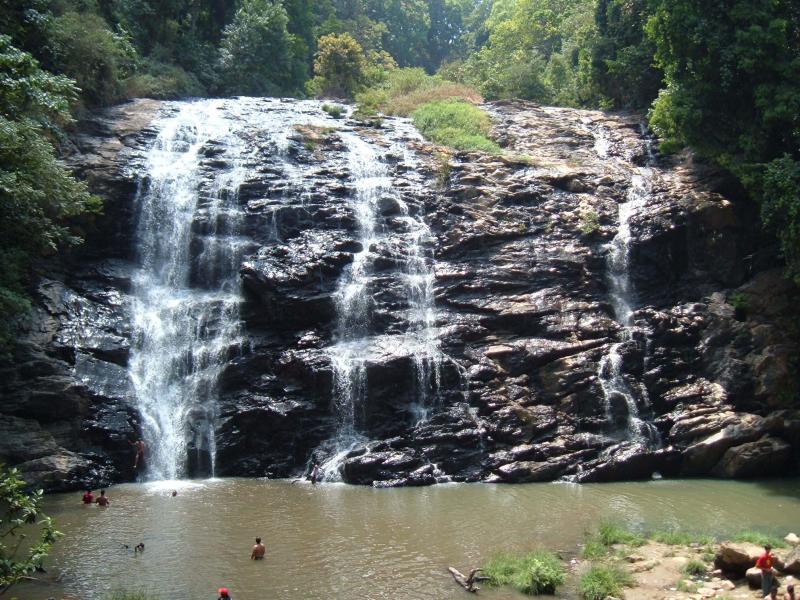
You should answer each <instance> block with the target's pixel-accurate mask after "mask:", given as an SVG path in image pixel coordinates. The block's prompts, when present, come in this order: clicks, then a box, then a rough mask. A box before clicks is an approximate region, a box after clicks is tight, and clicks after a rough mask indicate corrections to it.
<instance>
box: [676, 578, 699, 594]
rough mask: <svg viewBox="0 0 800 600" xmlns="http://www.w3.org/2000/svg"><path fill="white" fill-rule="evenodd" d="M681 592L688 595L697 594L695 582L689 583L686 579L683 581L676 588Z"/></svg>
mask: <svg viewBox="0 0 800 600" xmlns="http://www.w3.org/2000/svg"><path fill="white" fill-rule="evenodd" d="M676 587H677V588H678V591H679V592H686V593H687V594H695V593H697V584H696V583H694V582H693V581H687V580H686V579H681V580H680V581H679V582H678V585H677V586H676Z"/></svg>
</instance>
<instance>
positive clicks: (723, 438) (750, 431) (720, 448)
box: [681, 414, 766, 475]
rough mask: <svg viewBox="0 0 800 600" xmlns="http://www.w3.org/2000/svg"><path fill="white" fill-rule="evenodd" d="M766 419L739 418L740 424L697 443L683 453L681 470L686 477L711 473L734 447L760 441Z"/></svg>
mask: <svg viewBox="0 0 800 600" xmlns="http://www.w3.org/2000/svg"><path fill="white" fill-rule="evenodd" d="M765 430H766V425H765V423H764V419H763V418H762V417H759V416H758V415H750V414H744V415H740V416H739V420H738V423H736V424H734V425H728V426H727V427H725V428H724V429H722V430H721V431H718V432H717V433H715V434H713V435H711V436H709V437H707V438H705V439H704V440H701V441H699V442H696V443H694V444H692V445H691V446H689V447H688V448H686V450H684V452H683V464H682V466H681V470H682V472H683V473H684V474H685V475H701V474H706V473H709V472H710V471H711V469H712V468H713V467H714V465H716V464H717V463H718V462H719V461H720V459H721V458H722V455H723V454H725V452H726V451H727V450H728V448H731V447H733V446H738V445H741V444H744V443H747V442H752V441H755V440H757V439H759V438H760V437H761V436H762V435H763V434H764V432H765Z"/></svg>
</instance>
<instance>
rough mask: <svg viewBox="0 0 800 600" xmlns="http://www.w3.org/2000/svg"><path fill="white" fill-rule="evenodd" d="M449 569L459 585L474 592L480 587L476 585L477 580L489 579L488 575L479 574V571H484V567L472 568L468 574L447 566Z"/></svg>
mask: <svg viewBox="0 0 800 600" xmlns="http://www.w3.org/2000/svg"><path fill="white" fill-rule="evenodd" d="M447 570H448V571H450V575H452V576H453V579H454V580H455V582H456V583H457V584H458V585H460V586H461V587H463V588H464V589H465V590H467V591H468V592H471V593H473V594H475V593H477V592H478V590H479V589H480V588H479V587H478V586H477V585H475V583H476V582H478V581H486V580H488V579H489V578H488V577H483V576H481V575H477V573H478V571H482V570H483V569H472V570H471V571H470V572H469V575H468V576H467V575H464V574H463V573H462V572H461V571H459V570H458V569H456V568H455V567H447Z"/></svg>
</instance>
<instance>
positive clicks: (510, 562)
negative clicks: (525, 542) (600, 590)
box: [483, 551, 566, 595]
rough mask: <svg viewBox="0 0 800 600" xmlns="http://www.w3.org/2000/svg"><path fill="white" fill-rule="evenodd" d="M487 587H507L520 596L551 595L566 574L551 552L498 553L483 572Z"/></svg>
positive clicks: (561, 583) (564, 578) (562, 581)
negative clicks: (520, 594)
mask: <svg viewBox="0 0 800 600" xmlns="http://www.w3.org/2000/svg"><path fill="white" fill-rule="evenodd" d="M483 572H484V575H485V576H487V577H488V578H489V584H490V585H495V586H510V587H513V588H514V589H515V590H517V591H518V592H521V593H523V594H529V595H535V594H554V593H555V592H556V590H557V589H558V588H559V587H560V586H561V585H563V584H564V581H565V580H566V574H565V573H564V567H563V566H562V564H561V561H559V560H558V557H556V556H555V555H554V554H553V553H552V552H544V551H535V552H530V553H528V554H524V555H521V556H517V555H513V554H501V555H498V556H496V557H494V558H493V559H492V560H490V561H489V563H488V564H487V565H486V566H485V567H484V569H483Z"/></svg>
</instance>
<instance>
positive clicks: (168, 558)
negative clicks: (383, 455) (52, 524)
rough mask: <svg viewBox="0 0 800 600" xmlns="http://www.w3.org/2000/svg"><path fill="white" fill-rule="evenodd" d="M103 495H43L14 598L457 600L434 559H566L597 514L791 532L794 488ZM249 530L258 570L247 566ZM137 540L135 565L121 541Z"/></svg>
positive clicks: (188, 488)
mask: <svg viewBox="0 0 800 600" xmlns="http://www.w3.org/2000/svg"><path fill="white" fill-rule="evenodd" d="M173 488H176V489H177V490H178V496H177V497H174V498H173V497H171V495H170V493H169V492H170V491H171V490H172V489H173ZM109 496H110V497H111V500H112V504H111V506H110V507H109V508H107V509H102V508H99V507H96V506H89V507H84V506H82V505H81V503H80V494H70V495H58V496H51V497H49V498H48V499H47V508H48V510H49V512H50V514H51V515H52V516H53V517H55V519H56V520H57V523H58V526H59V529H61V531H63V532H64V533H65V534H66V535H65V536H64V538H63V539H62V540H61V541H60V542H59V544H58V546H57V548H56V549H55V550H54V552H53V554H52V557H51V560H50V561H49V565H48V567H49V569H48V570H49V573H50V574H51V575H54V574H55V573H60V574H61V577H62V581H61V583H59V584H49V585H47V586H40V585H32V586H27V587H24V586H22V587H19V588H17V589H15V591H14V594H13V595H15V596H17V597H18V598H20V600H34V599H37V600H38V599H46V598H47V597H49V596H56V597H58V596H59V595H60V594H64V593H66V594H72V596H73V597H75V598H81V599H82V600H92V599H103V598H105V597H106V596H107V595H108V594H109V593H110V592H111V591H112V590H117V589H128V590H131V589H144V590H149V591H152V592H156V593H158V594H159V595H160V597H161V598H162V599H164V600H175V599H186V600H201V599H204V598H208V599H211V600H213V599H214V598H216V595H215V592H216V590H217V588H218V587H220V586H221V585H224V586H227V587H228V588H230V590H231V594H232V596H233V598H234V600H261V599H267V598H269V599H289V600H295V599H301V598H302V599H309V598H320V599H323V598H324V599H339V598H341V599H377V598H392V599H400V598H402V599H404V600H408V599H417V598H436V599H450V598H453V599H456V598H464V597H465V596H464V592H463V591H462V590H461V589H460V588H458V587H457V586H456V585H455V584H454V583H453V581H452V579H451V578H450V575H449V574H448V573H447V571H446V568H447V566H448V565H454V566H456V567H457V568H460V569H461V570H467V569H469V568H470V567H473V566H477V565H479V564H481V563H482V562H483V561H484V560H485V559H486V558H488V557H489V556H491V555H492V554H493V553H495V552H497V551H500V550H511V551H522V550H527V549H533V548H539V547H543V548H550V549H554V550H562V551H566V552H573V551H574V550H575V549H576V544H578V543H579V542H580V541H581V540H582V539H583V534H584V531H585V530H586V529H587V528H591V527H592V526H593V525H594V524H596V523H597V522H598V521H600V520H601V519H606V518H610V519H618V520H622V521H624V522H626V523H629V524H630V525H632V526H634V527H637V528H640V529H655V528H674V527H679V528H682V529H684V530H689V531H697V532H709V533H715V534H722V535H724V534H730V533H732V532H735V531H738V530H741V529H745V528H755V529H761V530H764V531H767V532H771V533H775V534H780V535H784V534H785V533H786V532H788V531H790V530H797V529H800V481H797V480H789V481H771V482H754V483H742V482H725V481H708V480H690V481H653V482H646V483H620V484H603V485H583V486H577V485H571V484H534V485H517V486H495V485H440V486H434V487H428V488H407V489H394V490H375V489H371V488H361V487H350V486H345V485H336V484H335V485H322V486H317V487H312V486H311V485H308V484H306V483H297V484H292V483H290V482H288V481H263V480H252V479H228V480H212V481H204V482H180V483H158V484H145V485H122V486H117V487H114V488H111V489H110V490H109ZM257 535H258V536H261V537H263V538H264V542H265V543H266V546H267V558H266V560H265V561H260V562H254V561H250V560H248V558H249V554H250V548H251V546H252V543H253V538H254V537H255V536H257ZM139 542H144V543H145V545H146V550H145V552H144V554H142V555H140V556H134V554H133V550H132V549H125V548H124V547H123V544H127V545H128V546H130V547H131V548H132V547H133V546H134V545H135V544H137V543H139ZM485 596H486V597H490V598H494V599H498V598H512V597H514V596H512V595H510V594H508V593H505V592H503V593H494V592H493V593H490V594H485Z"/></svg>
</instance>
